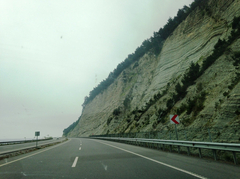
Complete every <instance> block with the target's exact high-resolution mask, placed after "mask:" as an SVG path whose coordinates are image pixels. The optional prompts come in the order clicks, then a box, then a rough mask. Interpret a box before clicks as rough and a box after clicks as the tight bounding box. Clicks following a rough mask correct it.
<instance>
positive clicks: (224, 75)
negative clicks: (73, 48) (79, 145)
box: [68, 0, 240, 137]
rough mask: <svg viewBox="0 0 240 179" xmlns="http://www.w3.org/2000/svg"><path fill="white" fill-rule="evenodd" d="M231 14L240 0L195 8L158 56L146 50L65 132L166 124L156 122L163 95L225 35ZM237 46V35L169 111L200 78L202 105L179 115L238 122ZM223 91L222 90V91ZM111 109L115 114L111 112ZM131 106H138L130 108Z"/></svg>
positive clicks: (239, 10)
mask: <svg viewBox="0 0 240 179" xmlns="http://www.w3.org/2000/svg"><path fill="white" fill-rule="evenodd" d="M234 16H240V0H227V1H226V0H209V1H208V5H207V6H206V7H204V8H201V7H198V8H196V9H195V10H194V11H193V12H192V13H191V14H190V15H189V16H188V17H187V18H186V20H185V21H183V22H182V23H181V24H180V25H179V26H178V27H177V28H176V29H175V31H174V32H173V33H172V34H171V35H170V36H169V37H168V39H167V40H166V41H165V42H164V44H163V48H162V51H161V53H160V54H159V55H158V56H155V55H153V54H150V53H149V54H145V55H144V56H143V57H142V58H141V59H140V60H139V61H138V62H136V63H134V64H132V65H131V66H130V67H129V68H127V69H125V70H124V71H123V72H122V73H121V74H120V76H119V77H118V78H117V79H116V80H115V81H114V83H113V84H111V85H110V86H109V87H108V88H107V89H106V90H105V91H104V92H102V93H101V94H99V95H97V96H96V97H95V98H94V99H93V100H92V101H91V102H90V103H88V104H87V105H86V106H85V107H84V109H83V112H82V116H81V119H80V121H79V123H78V125H77V126H76V127H75V128H74V129H73V130H72V131H71V132H70V133H68V136H69V137H76V136H89V135H91V134H104V133H107V132H109V133H111V132H112V133H117V132H131V131H132V132H133V131H150V130H157V129H160V128H161V127H163V126H167V125H169V122H168V121H167V120H165V122H157V123H156V121H157V119H158V113H157V111H158V110H159V109H160V108H161V109H166V101H167V99H169V98H170V97H171V94H172V93H173V92H174V88H175V84H176V83H177V82H179V81H180V80H181V79H182V76H183V74H184V73H185V72H186V70H187V69H188V68H189V65H190V63H191V62H194V63H198V64H200V65H201V63H202V60H204V59H205V58H206V57H208V56H209V55H210V54H212V52H213V50H214V45H215V44H216V43H217V42H218V40H219V39H227V38H228V36H229V35H230V33H231V30H232V28H231V23H232V21H233V18H234ZM239 51H240V40H239V39H236V41H234V43H232V44H231V45H230V46H229V47H228V52H226V53H224V54H223V55H222V56H221V57H219V58H218V59H217V60H216V61H215V62H214V64H213V65H211V66H210V67H209V68H208V69H207V70H206V71H205V72H204V74H203V75H201V76H200V77H199V78H198V79H197V80H196V84H195V85H192V86H190V87H189V88H188V90H187V91H188V93H187V95H186V96H185V98H184V99H182V100H181V101H178V102H177V103H176V104H174V106H173V108H172V109H171V111H172V112H175V111H176V109H177V108H179V107H180V106H181V104H184V103H186V101H187V100H188V99H191V98H192V97H194V96H196V95H197V94H198V92H199V90H197V88H198V85H199V84H200V83H201V85H202V86H203V88H204V90H205V91H206V92H207V97H206V100H205V102H204V108H203V109H202V110H201V112H200V113H199V114H198V115H197V116H195V117H193V116H192V115H188V114H186V112H183V113H182V114H181V116H180V117H181V118H182V119H183V120H185V119H186V120H188V121H189V119H190V121H191V118H193V120H192V122H191V123H189V125H188V127H189V128H191V127H199V126H206V125H208V126H225V125H230V126H231V125H239V121H240V117H239V115H237V114H236V110H237V109H238V108H239V106H240V83H238V82H237V83H236V84H234V86H233V88H232V89H231V90H230V89H229V85H231V83H232V79H233V78H234V77H235V76H236V72H237V71H238V69H236V68H235V67H234V66H233V64H232V63H233V62H232V60H233V54H234V53H236V52H239ZM165 89H168V91H167V93H166V94H165V95H164V96H162V97H161V98H160V99H159V100H157V101H155V103H154V104H152V105H151V106H150V107H148V108H147V110H146V103H147V102H148V101H149V100H150V99H152V98H153V96H154V95H156V94H158V93H159V92H160V91H163V90H165ZM201 90H202V89H201ZM224 92H225V94H226V95H223V93H224ZM142 109H145V110H142ZM114 110H117V111H118V113H119V114H117V115H114V114H113V111H114ZM134 110H135V111H138V110H139V111H138V112H135V113H134V112H133V111H134ZM141 110H142V111H144V112H141ZM136 118H137V120H136ZM165 118H167V116H165ZM146 121H148V122H146ZM154 122H155V126H154V127H153V123H154Z"/></svg>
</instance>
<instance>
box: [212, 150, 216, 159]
mask: <svg viewBox="0 0 240 179" xmlns="http://www.w3.org/2000/svg"><path fill="white" fill-rule="evenodd" d="M212 151H213V158H214V160H217V153H216V150H215V149H213V150H212Z"/></svg>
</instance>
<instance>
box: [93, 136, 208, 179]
mask: <svg viewBox="0 0 240 179" xmlns="http://www.w3.org/2000/svg"><path fill="white" fill-rule="evenodd" d="M94 141H96V142H99V143H102V144H105V145H108V146H110V147H113V148H116V149H119V150H122V151H125V152H128V153H131V154H133V155H137V156H139V157H142V158H145V159H147V160H150V161H153V162H156V163H158V164H161V165H164V166H166V167H169V168H172V169H175V170H178V171H180V172H183V173H186V174H189V175H192V176H194V177H197V178H200V179H207V178H206V177H203V176H201V175H198V174H195V173H192V172H189V171H187V170H183V169H181V168H178V167H174V166H172V165H169V164H166V163H163V162H159V161H157V160H154V159H151V158H148V157H146V156H143V155H140V154H137V153H135V152H131V151H129V150H125V149H122V148H120V147H116V146H114V145H111V144H107V143H104V142H100V141H97V140H94Z"/></svg>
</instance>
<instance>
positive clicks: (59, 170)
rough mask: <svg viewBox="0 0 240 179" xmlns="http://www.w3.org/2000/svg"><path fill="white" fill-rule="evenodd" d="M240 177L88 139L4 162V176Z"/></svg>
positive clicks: (208, 164)
mask: <svg viewBox="0 0 240 179" xmlns="http://www.w3.org/2000/svg"><path fill="white" fill-rule="evenodd" d="M25 177H26V178H34V179H35V178H43V179H45V178H77V179H81V178H83V179H85V178H86V179H108V178H109V179H119V178H121V179H122V178H123V179H127V178H130V179H132V178H136V179H142V178H146V179H154V178H156V179H159V178H163V179H165V178H166V179H167V178H174V179H181V178H182V179H188V178H201V179H203V178H216V179H219V178H223V179H226V178H228V179H234V178H240V167H239V166H234V165H229V164H223V163H218V162H215V161H210V160H205V159H199V158H197V157H189V156H184V155H179V154H174V153H168V152H162V151H157V150H153V149H148V148H143V147H138V146H133V145H127V144H122V143H115V142H110V141H102V140H95V139H87V138H74V139H69V140H68V141H67V142H64V143H62V144H58V145H55V146H52V147H48V148H45V149H41V150H37V151H34V152H31V153H28V154H24V155H20V156H16V157H12V158H9V159H4V160H1V161H0V178H1V179H2V178H9V179H12V178H14V179H18V178H25Z"/></svg>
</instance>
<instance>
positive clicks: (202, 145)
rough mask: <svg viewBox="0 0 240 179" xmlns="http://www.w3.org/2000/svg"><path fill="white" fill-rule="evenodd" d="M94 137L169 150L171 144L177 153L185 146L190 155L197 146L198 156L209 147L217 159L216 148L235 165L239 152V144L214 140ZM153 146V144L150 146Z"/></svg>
mask: <svg viewBox="0 0 240 179" xmlns="http://www.w3.org/2000/svg"><path fill="white" fill-rule="evenodd" d="M91 138H95V139H104V140H111V141H116V142H125V143H129V144H134V145H139V146H146V145H147V146H148V147H150V145H151V144H156V145H157V146H156V145H155V147H156V148H157V149H159V148H160V149H162V150H164V147H165V146H164V145H169V146H170V151H172V147H173V146H177V148H178V153H180V147H186V148H187V153H188V155H190V149H189V148H190V147H193V148H197V149H198V153H199V157H200V158H202V151H201V149H210V150H212V152H213V158H214V160H217V153H216V151H217V150H223V151H230V152H232V155H233V161H234V164H235V165H237V163H238V162H237V155H236V152H240V144H233V143H216V142H196V141H181V140H161V139H144V138H120V137H91ZM151 147H153V146H151Z"/></svg>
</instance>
